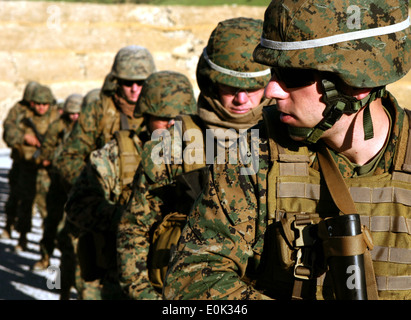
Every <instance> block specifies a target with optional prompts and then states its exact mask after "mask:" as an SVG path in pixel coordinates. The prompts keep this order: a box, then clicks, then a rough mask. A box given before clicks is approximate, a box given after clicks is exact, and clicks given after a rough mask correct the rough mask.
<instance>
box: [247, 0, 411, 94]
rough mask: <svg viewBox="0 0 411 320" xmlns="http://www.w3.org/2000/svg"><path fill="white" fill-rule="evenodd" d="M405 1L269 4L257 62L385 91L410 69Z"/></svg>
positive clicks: (315, 0)
mask: <svg viewBox="0 0 411 320" xmlns="http://www.w3.org/2000/svg"><path fill="white" fill-rule="evenodd" d="M409 51H410V28H409V18H408V2H407V1H406V0H386V1H376V0H374V1H362V0H342V1H331V0H308V1H307V0H284V1H271V3H270V5H269V6H268V8H267V9H266V11H265V17H264V28H263V33H262V37H261V43H260V44H259V45H258V47H257V48H256V49H255V52H254V58H255V60H256V61H258V62H260V63H262V64H265V65H269V66H273V67H286V68H302V69H315V70H320V71H328V72H332V73H334V74H336V75H337V76H339V78H340V79H341V80H342V81H344V82H345V83H346V84H348V85H350V86H352V87H358V88H374V87H379V86H385V85H387V84H389V83H392V82H394V81H396V80H398V79H400V78H401V77H403V76H404V75H405V74H406V73H407V72H408V70H409V68H410V55H409Z"/></svg>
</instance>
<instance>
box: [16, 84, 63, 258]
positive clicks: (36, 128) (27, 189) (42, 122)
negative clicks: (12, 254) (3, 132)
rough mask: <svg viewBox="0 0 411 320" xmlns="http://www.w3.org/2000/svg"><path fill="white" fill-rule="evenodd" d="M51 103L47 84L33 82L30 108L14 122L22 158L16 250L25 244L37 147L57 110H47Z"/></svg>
mask: <svg viewBox="0 0 411 320" xmlns="http://www.w3.org/2000/svg"><path fill="white" fill-rule="evenodd" d="M54 103H55V99H54V96H53V94H52V92H51V90H50V88H48V87H46V86H42V85H40V86H37V87H36V88H35V90H34V93H33V97H32V102H31V108H32V110H33V112H32V113H30V114H25V116H24V118H22V119H21V120H20V121H19V123H18V132H22V133H23V136H22V137H23V140H22V141H21V142H20V143H19V145H18V148H19V150H20V151H21V154H22V157H23V158H22V161H21V166H20V168H19V176H18V190H19V192H20V199H19V202H18V206H17V225H16V230H17V231H19V232H20V237H19V242H18V245H17V247H16V250H24V249H25V248H26V244H27V239H26V234H27V232H29V231H30V229H31V217H32V209H33V203H34V199H35V196H36V192H37V190H36V179H37V173H38V170H39V169H40V168H41V165H40V164H39V157H38V156H39V148H40V147H41V144H42V139H43V138H44V135H45V133H46V131H47V129H48V126H49V125H50V124H51V123H52V122H53V121H54V120H56V119H57V118H58V117H59V114H58V112H57V111H55V110H50V106H51V105H53V104H54Z"/></svg>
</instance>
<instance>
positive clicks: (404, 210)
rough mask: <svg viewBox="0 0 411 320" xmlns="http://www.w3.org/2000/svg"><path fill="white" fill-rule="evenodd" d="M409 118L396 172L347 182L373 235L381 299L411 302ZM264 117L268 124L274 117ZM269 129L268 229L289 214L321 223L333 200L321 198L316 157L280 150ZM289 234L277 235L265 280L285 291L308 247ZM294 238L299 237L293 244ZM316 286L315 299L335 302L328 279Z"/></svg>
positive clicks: (303, 149) (305, 151) (321, 279)
mask: <svg viewBox="0 0 411 320" xmlns="http://www.w3.org/2000/svg"><path fill="white" fill-rule="evenodd" d="M407 113H408V115H409V117H407V116H405V117H404V125H403V128H402V132H401V134H400V140H399V141H398V148H397V152H396V154H395V158H394V171H393V172H392V173H386V174H383V175H376V176H370V177H358V178H352V179H345V181H346V184H347V186H348V188H349V191H350V194H351V196H352V199H353V200H354V203H355V206H356V208H357V211H358V212H359V214H360V216H361V223H362V224H363V225H365V226H366V227H368V229H369V230H370V231H371V235H372V239H373V244H374V248H373V250H372V251H371V255H372V260H373V266H374V271H375V277H376V282H377V287H378V296H379V298H380V299H411V121H410V120H409V119H410V118H411V115H410V113H411V112H409V111H408V112H407ZM264 116H265V121H267V118H268V119H269V115H268V114H265V115H264ZM268 121H269V120H268ZM267 123H269V122H267ZM271 124H272V121H271ZM266 128H267V130H268V136H269V145H270V157H271V160H272V163H273V166H272V168H271V169H270V171H269V173H268V194H267V197H268V219H269V222H268V223H269V227H268V229H269V228H272V227H274V226H275V225H277V226H278V224H279V222H280V221H281V220H283V221H284V219H283V218H284V215H285V213H291V215H294V216H295V217H296V216H297V215H299V217H300V218H301V216H302V217H305V218H306V219H305V220H306V221H308V223H318V216H317V215H316V214H319V216H320V217H326V216H327V208H332V205H331V204H330V203H331V202H329V201H330V199H328V200H327V199H324V196H321V194H322V191H324V190H323V188H324V184H323V183H322V184H321V182H320V172H318V171H316V170H314V169H313V168H311V167H310V166H309V163H310V156H311V157H312V156H315V155H312V154H309V152H308V149H307V147H300V148H299V149H298V150H294V151H292V150H289V149H286V148H283V147H281V146H279V145H278V144H276V143H275V142H274V139H275V133H272V132H270V126H268V125H267V124H266ZM271 130H272V129H271ZM327 201H328V202H327ZM307 218H308V219H307ZM270 225H271V226H272V227H270ZM287 232H290V233H292V235H291V236H289V237H288V238H287V236H285V235H284V233H287ZM284 233H281V235H280V233H275V234H276V235H274V236H273V238H272V239H271V241H274V242H276V243H277V245H274V247H273V249H272V250H273V252H277V253H278V256H279V259H278V260H277V259H276V258H272V259H273V260H272V261H271V263H272V264H273V265H272V268H269V269H270V270H269V271H268V273H270V274H267V275H266V276H264V277H263V278H264V279H265V280H266V281H268V282H270V281H271V282H272V284H273V286H274V285H277V286H278V288H279V290H281V287H282V285H281V284H280V285H278V283H283V285H284V287H283V288H288V289H289V288H290V286H289V285H287V284H286V282H287V281H288V282H292V281H293V280H294V278H293V276H289V275H286V273H284V272H283V271H284V270H288V271H289V272H293V269H294V268H295V266H296V264H295V261H294V260H295V253H296V250H298V245H301V246H303V245H304V241H303V242H302V243H301V242H300V243H299V244H297V242H296V241H295V240H297V238H299V237H298V234H297V233H295V232H294V231H291V230H288V231H285V232H284ZM290 237H291V238H292V237H294V239H293V240H294V241H291V242H292V243H290V241H289V240H290ZM298 240H300V241H302V239H301V238H300V239H298ZM269 246H270V245H269ZM265 250H266V249H265ZM266 271H267V270H266ZM266 273H267V272H266ZM288 274H289V273H288ZM307 281H309V280H307ZM311 281H316V282H317V289H316V291H317V293H315V292H314V293H313V294H314V296H315V295H316V297H317V298H318V299H321V298H331V297H332V292H330V290H329V289H327V285H328V283H329V279H328V274H323V275H322V276H320V277H318V278H317V279H316V280H315V279H314V280H311ZM275 283H277V284H275ZM314 290H315V289H314Z"/></svg>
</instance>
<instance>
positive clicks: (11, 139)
mask: <svg viewBox="0 0 411 320" xmlns="http://www.w3.org/2000/svg"><path fill="white" fill-rule="evenodd" d="M39 85H40V84H39V83H38V82H36V81H30V82H29V83H27V85H26V87H25V89H24V93H23V98H22V100H20V101H18V102H17V103H16V104H15V105H14V106H13V107H12V108H11V109H10V110H9V113H8V114H7V117H6V119H5V120H4V123H3V140H4V142H6V144H7V146H8V147H9V148H11V159H12V160H13V162H12V166H11V168H10V171H9V173H8V180H9V188H10V189H9V197H8V199H7V202H6V207H5V211H6V219H7V220H6V226H5V229H4V231H3V233H2V235H1V237H2V238H10V237H11V228H12V226H13V225H14V223H15V219H16V208H17V203H18V196H19V191H18V188H17V181H18V180H17V179H18V173H19V163H20V161H21V154H20V152H19V149H18V148H16V145H20V144H21V141H23V135H24V132H23V131H22V130H19V128H18V123H19V122H20V120H21V119H22V118H24V117H25V115H26V113H30V114H32V113H33V111H32V110H31V108H30V101H31V100H32V96H33V92H34V89H35V88H36V87H37V86H39Z"/></svg>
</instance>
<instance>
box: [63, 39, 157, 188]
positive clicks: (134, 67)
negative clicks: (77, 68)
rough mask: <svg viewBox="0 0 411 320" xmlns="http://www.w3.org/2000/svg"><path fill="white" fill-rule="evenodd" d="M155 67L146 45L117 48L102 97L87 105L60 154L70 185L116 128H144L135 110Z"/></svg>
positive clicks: (64, 173) (64, 177)
mask: <svg viewBox="0 0 411 320" xmlns="http://www.w3.org/2000/svg"><path fill="white" fill-rule="evenodd" d="M154 71H155V64H154V60H153V57H152V56H151V54H150V52H149V51H148V50H147V49H146V48H143V47H140V46H135V45H132V46H127V47H124V48H122V49H120V50H119V51H118V52H117V54H116V56H115V58H114V62H113V66H112V69H111V72H110V73H109V74H108V75H107V76H106V79H105V81H104V84H103V86H102V89H101V92H100V99H97V100H93V101H92V102H91V103H90V104H87V105H86V106H84V108H83V110H82V112H81V115H80V118H79V120H78V122H77V124H76V125H75V127H74V128H73V131H72V133H71V135H70V137H69V139H68V140H67V142H66V144H65V148H64V150H63V152H62V153H61V155H60V156H59V157H57V160H56V164H57V167H58V168H59V169H60V171H61V175H62V177H63V179H64V180H65V183H66V184H67V187H68V188H70V186H72V185H73V183H74V180H75V179H76V178H77V176H78V174H79V173H80V172H81V169H82V168H83V167H84V165H85V163H86V161H87V159H88V157H89V155H90V153H91V151H93V150H96V149H99V148H102V147H103V146H104V145H105V144H106V143H107V142H108V141H110V140H111V138H112V136H113V134H114V132H115V131H118V130H123V129H132V130H135V131H137V132H138V131H140V130H143V129H144V125H143V123H142V122H143V119H142V118H141V117H140V118H134V117H133V110H134V106H135V103H136V101H137V98H138V95H139V93H140V90H141V86H142V84H143V82H144V80H145V79H146V78H147V77H148V76H149V75H150V74H151V73H152V72H154ZM126 92H128V93H127V94H126Z"/></svg>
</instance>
